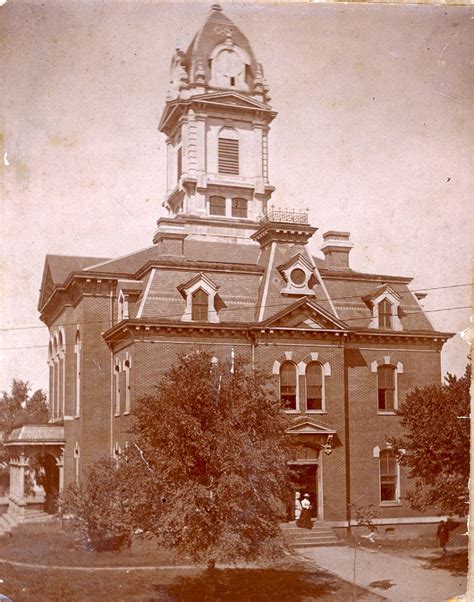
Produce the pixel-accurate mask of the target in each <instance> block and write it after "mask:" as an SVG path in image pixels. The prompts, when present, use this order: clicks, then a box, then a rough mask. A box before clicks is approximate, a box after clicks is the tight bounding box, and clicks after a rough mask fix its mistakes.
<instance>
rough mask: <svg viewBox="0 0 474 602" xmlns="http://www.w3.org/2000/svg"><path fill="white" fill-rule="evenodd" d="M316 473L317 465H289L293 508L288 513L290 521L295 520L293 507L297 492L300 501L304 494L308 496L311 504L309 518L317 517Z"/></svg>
mask: <svg viewBox="0 0 474 602" xmlns="http://www.w3.org/2000/svg"><path fill="white" fill-rule="evenodd" d="M317 471H318V465H317V464H298V463H294V464H290V482H291V499H292V500H293V504H292V506H293V507H292V510H291V512H290V513H289V519H290V520H295V508H294V507H295V500H296V493H297V492H299V494H300V499H303V496H304V494H305V493H307V494H308V495H309V501H310V502H311V517H312V518H317V517H318V479H317Z"/></svg>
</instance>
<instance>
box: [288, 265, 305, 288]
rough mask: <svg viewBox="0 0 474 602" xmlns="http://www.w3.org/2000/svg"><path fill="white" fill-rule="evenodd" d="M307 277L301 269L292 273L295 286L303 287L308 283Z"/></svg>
mask: <svg viewBox="0 0 474 602" xmlns="http://www.w3.org/2000/svg"><path fill="white" fill-rule="evenodd" d="M306 277H307V275H306V273H305V272H304V270H302V269H301V268H295V269H294V270H291V272H290V280H291V282H292V283H293V284H294V285H295V286H303V285H304V284H305V282H306V279H307V278H306Z"/></svg>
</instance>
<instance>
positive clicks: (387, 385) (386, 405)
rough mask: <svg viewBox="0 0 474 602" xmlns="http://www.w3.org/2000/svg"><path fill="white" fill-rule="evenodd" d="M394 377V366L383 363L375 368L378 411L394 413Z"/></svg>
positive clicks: (395, 407) (395, 400)
mask: <svg viewBox="0 0 474 602" xmlns="http://www.w3.org/2000/svg"><path fill="white" fill-rule="evenodd" d="M395 379H396V369H395V366H390V365H387V364H384V365H382V366H379V367H378V368H377V396H378V411H379V412H380V413H385V412H386V413H395V411H396V409H397V399H396V386H395V385H396V381H395Z"/></svg>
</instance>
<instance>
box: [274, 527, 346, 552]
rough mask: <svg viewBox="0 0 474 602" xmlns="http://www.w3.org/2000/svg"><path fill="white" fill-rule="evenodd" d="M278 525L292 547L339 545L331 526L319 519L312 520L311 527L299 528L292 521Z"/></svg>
mask: <svg viewBox="0 0 474 602" xmlns="http://www.w3.org/2000/svg"><path fill="white" fill-rule="evenodd" d="M280 526H281V530H282V532H283V536H284V537H285V539H286V540H287V542H288V543H289V544H290V545H291V546H292V547H293V548H315V547H317V546H337V545H341V542H340V541H339V539H338V538H337V536H336V534H335V533H334V531H333V530H332V528H331V527H330V526H329V525H326V524H325V523H322V522H319V521H313V528H312V529H301V528H300V527H297V526H296V524H295V523H294V522H292V523H283V524H281V525H280Z"/></svg>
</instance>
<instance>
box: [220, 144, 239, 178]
mask: <svg viewBox="0 0 474 602" xmlns="http://www.w3.org/2000/svg"><path fill="white" fill-rule="evenodd" d="M218 159H219V160H218V170H219V173H223V174H232V175H239V141H238V140H235V139H232V138H219V147H218Z"/></svg>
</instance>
